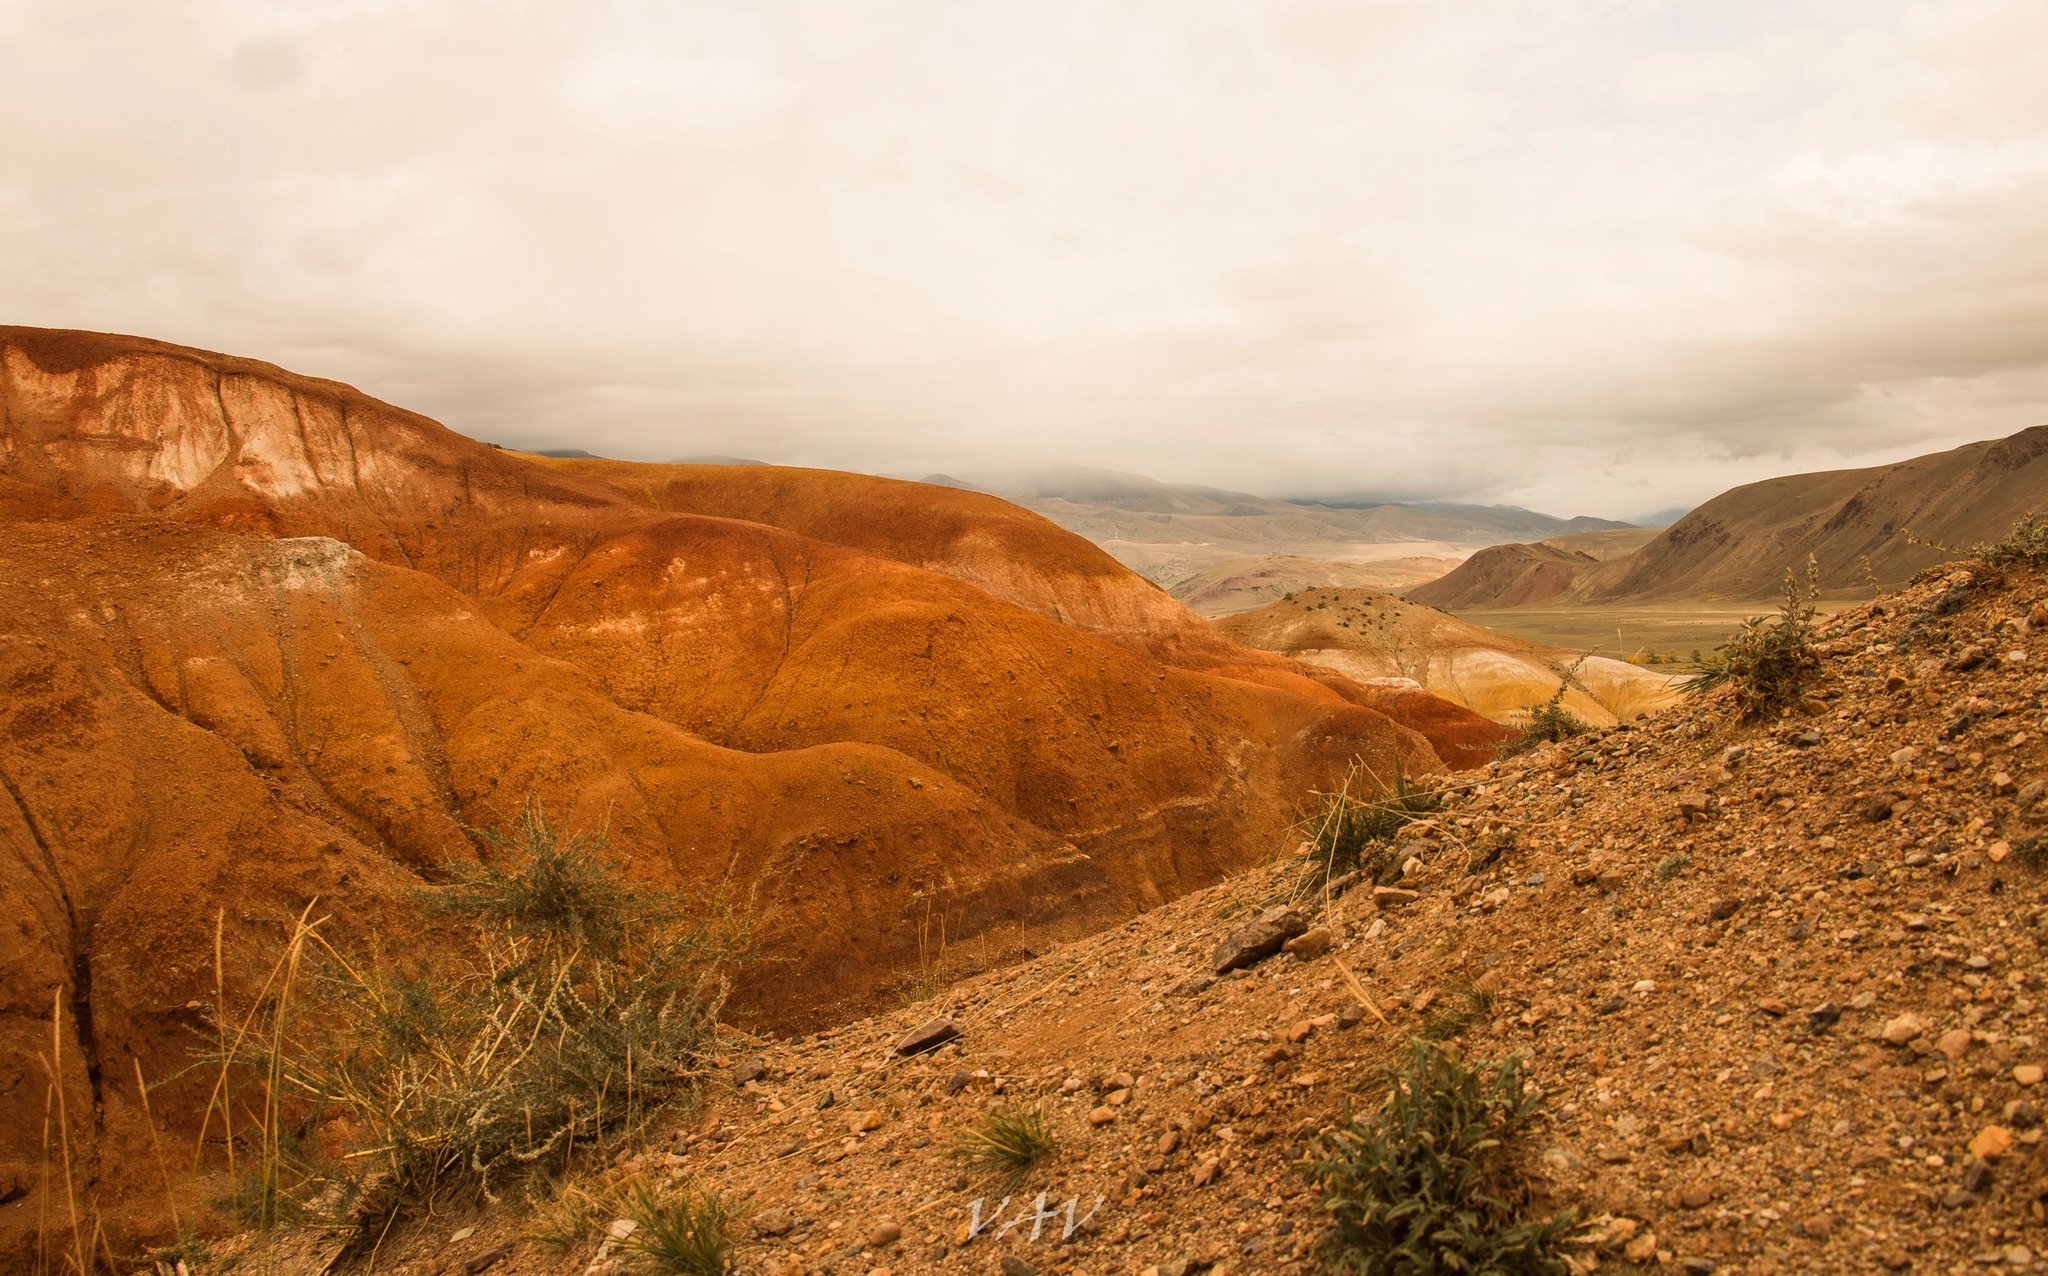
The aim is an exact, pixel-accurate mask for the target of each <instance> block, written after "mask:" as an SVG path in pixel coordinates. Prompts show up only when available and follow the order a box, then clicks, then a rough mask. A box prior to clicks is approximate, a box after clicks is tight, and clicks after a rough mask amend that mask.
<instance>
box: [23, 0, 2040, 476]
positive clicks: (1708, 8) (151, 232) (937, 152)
mask: <svg viewBox="0 0 2048 1276" xmlns="http://www.w3.org/2000/svg"><path fill="white" fill-rule="evenodd" d="M0 22H5V23H6V26H7V29H8V30H9V31H10V33H11V38H10V40H9V41H8V42H7V43H6V44H5V45H4V46H0V109H4V110H5V111H6V113H7V117H8V118H9V119H10V120H13V121H18V122H21V126H19V127H16V128H15V129H13V130H11V131H10V152H11V154H10V160H9V163H8V165H7V166H6V168H5V169H4V171H0V295H4V296H6V297H7V298H8V299H9V300H10V302H11V303H12V304H11V305H10V306H9V307H8V312H7V314H6V316H5V318H6V319H7V320H9V321H12V322H22V323H37V324H49V325H60V326H79V327H92V328H102V329H115V330H125V331H134V332H142V333H146V334H149V335H153V336H160V337H165V338H168V339H171V340H177V341H183V342H187V343H190V344H196V345H203V346H210V347H214V348H220V349H228V350H233V351H236V352H238V353H246V354H252V355H257V356H260V357H265V358H270V359H274V360H276V361H278V362H281V363H285V364H287V365H290V366H296V367H300V368H303V369H304V370H306V371H309V372H314V373H319V374H322V375H331V376H337V377H341V378H344V379H352V380H355V381H357V382H358V383H360V384H362V385H363V386H364V388H366V389H368V390H370V391H371V392H373V393H378V394H381V395H384V396H385V397H388V398H391V399H394V400H396V401H399V402H402V403H405V404H406V405H407V406H412V407H416V408H419V409H421V410H423V411H428V412H431V413H434V414H436V415H438V416H440V417H442V418H443V419H445V420H447V421H448V422H449V423H450V424H452V425H454V426H456V427H457V428H459V429H464V430H466V431H469V432H471V433H475V434H478V435H479V436H481V437H488V438H494V439H496V440H499V441H503V442H508V443H541V442H550V443H562V444H572V445H580V446H585V447H588V448H590V449H591V450H593V451H599V452H605V453H609V454H613V455H623V456H636V457H648V458H662V457H667V456H674V455H683V454H694V453H705V452H733V453H741V454H747V455H766V456H768V457H770V458H771V459H776V460H784V461H790V462H798V463H809V464H823V465H837V466H844V467H848V468H859V469H868V470H876V471H883V472H898V473H901V472H924V471H928V470H937V469H955V470H986V469H991V468H1000V467H1002V466H1005V465H1024V464H1039V463H1046V462H1056V461H1078V462H1084V463H1094V464H1101V465H1108V466H1113V467H1116V468H1123V469H1133V470H1139V471H1144V472H1149V473H1155V474H1158V475H1160V476H1161V477H1166V478H1174V479H1183V480H1190V481H1201V482H1209V483H1214V484H1217V485H1222V486H1233V487H1245V488H1252V489H1254V490H1262V491H1269V492H1276V493H1278V492H1288V493H1306V492H1315V491H1322V492H1341V491H1361V490H1370V491H1382V492H1387V493H1389V494H1396V493H1398V494H1401V495H1407V496H1412V497H1429V496H1435V497H1443V498H1461V499H1513V500H1520V501H1524V502H1527V503H1531V504H1535V505H1538V506H1540V507H1543V508H1548V509H1552V510H1555V511H1558V512H1563V513H1577V512H1591V513H1603V514H1610V515H1621V514H1627V513H1633V512H1639V511H1642V510H1645V509H1649V508H1655V507H1658V506H1664V505H1673V504H1689V503H1692V502H1695V501H1697V500H1699V499H1702V498H1703V497H1705V496H1707V495H1711V494H1712V492H1713V491H1715V490H1718V489H1719V488H1720V487H1722V486H1725V485H1727V484H1728V483H1731V482H1736V481H1744V480H1746V479H1749V478H1756V477H1762V476H1764V475H1766V474H1770V473H1781V472H1784V471H1786V470H1788V469H1794V468H1802V467H1805V466H1809V465H1813V464H1828V465H1836V464H1856V463H1863V462H1867V461H1876V460H1882V459H1890V458H1893V457H1895V456H1899V455H1907V454H1910V453H1912V452H1914V451H1919V450H1926V449H1928V448H1931V447H1936V446H1948V445H1952V444H1954V443H1956V442H1960V441H1963V440H1966V439H1969V438H1979V437H1989V436H1993V435H1998V434H2003V433H2008V432H2010V431H2012V430H2015V429H2019V428H2021V427H2023V426H2026V425H2030V424H2035V423H2038V422H2040V421H2043V420H2048V387H2044V378H2048V343H2044V340H2043V338H2044V337H2048V239H2044V237H2043V236H2041V235H2040V234H2039V233H2038V211H2037V210H2038V209H2039V207H2041V204H2042V199H2043V196H2044V195H2048V60H2044V59H2048V53H2044V50H2048V38H2044V37H2048V10H2043V9H2042V8H2041V7H2040V6H2039V5H2037V4H2028V3H1975V2H1963V0H1958V2H1956V3H1944V4H1921V5H1908V4H1897V3H1879V2H1877V0H1862V2H1859V3H1854V4H1850V3H1846V2H1841V0H1806V2H1805V3H1792V4H1788V3H1762V2H1761V0H1759V2H1758V3H1752V4H1741V3H1729V4H1720V5H1682V4H1664V3H1655V2H1653V0H1632V2H1630V3H1598V2H1595V0H1526V2H1522V0H1481V2H1478V3H1471V4H1461V5H1456V6H1443V5H1422V4H1416V3H1409V2H1405V0H1382V2H1379V3H1366V4H1359V3H1355V2H1351V0H1346V2H1344V3H1338V2H1337V0H1257V2H1254V0H1208V2H1196V3H1184V4H1178V5H1165V4H1155V3H1150V2H1147V0H1119V2H1114V3H1104V2H1102V0H1038V2H1036V3H1030V4H1026V3H1023V2H1022V0H1011V2H996V0H950V2H948V3H943V4H942V3H938V0H908V2H906V3H903V4H896V5H889V6H882V5H845V4H825V3H818V2H816V0H812V2H810V3H797V2H795V0H781V2H779V3H778V2H775V0H765V2H764V3H761V4H756V5H749V6H732V5H722V4H721V5H714V4H709V3H698V4H690V3H681V4H661V5H656V4H638V3H623V2H616V0H615V2H613V3H593V4H590V5H583V6H571V7H563V6H548V5H541V4H538V3H532V2H530V0H529V2H527V3H499V4H488V5H487V4H483V3H480V2H473V0H440V2H424V0H423V2H416V3H406V4H396V3H369V2H367V0H364V2H361V3H347V2H343V0H333V2H331V3H324V4H310V3H309V4H295V5H291V6H269V5H253V4H244V3H234V2H231V0H215V2H214V3H210V4H208V3H202V4H198V5H189V6H162V5H146V4H141V3H137V2H130V0H98V2H97V3H92V2H81V0H68V2H65V3H59V2H57V0H0Z"/></svg>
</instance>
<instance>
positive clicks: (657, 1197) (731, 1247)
mask: <svg viewBox="0 0 2048 1276" xmlns="http://www.w3.org/2000/svg"><path fill="white" fill-rule="evenodd" d="M627 1200H628V1204H627V1207H626V1217H627V1218H630V1219H632V1220H633V1222H635V1223H637V1224H639V1226H638V1227H636V1228H635V1229H634V1230H633V1233H632V1235H630V1236H628V1237H627V1238H626V1240H625V1242H624V1244H623V1247H624V1248H625V1249H626V1250H627V1251H629V1252H631V1253H635V1254H639V1255H641V1256H642V1257H644V1258H646V1259H648V1260H649V1261H650V1262H652V1263H653V1264H654V1267H655V1270H656V1271H659V1272H664V1273H667V1274H668V1276H726V1273H728V1272H730V1271H732V1270H733V1269H734V1267H735V1266H736V1264H737V1255H738V1250H739V1242H738V1240H737V1238H736V1237H735V1235H734V1233H735V1232H736V1231H737V1230H738V1227H739V1224H740V1222H741V1220H742V1219H743V1218H744V1215H743V1214H742V1212H741V1210H740V1204H739V1200H738V1198H737V1197H731V1196H727V1195H725V1194H724V1193H722V1192H717V1191H699V1190H698V1189H696V1188H694V1187H690V1186H684V1187H682V1188H680V1189H678V1190H676V1191H673V1192H670V1193H668V1194H666V1195H662V1194H658V1193H657V1192H656V1191H655V1190H654V1189H653V1188H651V1187H649V1186H648V1185H647V1184H646V1183H645V1182H644V1181H637V1182H635V1183H634V1184H633V1185H632V1187H631V1188H630V1189H629V1190H628V1193H627Z"/></svg>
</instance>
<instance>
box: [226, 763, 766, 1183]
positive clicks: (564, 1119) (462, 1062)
mask: <svg viewBox="0 0 2048 1276" xmlns="http://www.w3.org/2000/svg"><path fill="white" fill-rule="evenodd" d="M477 836H478V837H479V840H481V841H482V842H484V843H485V845H486V846H487V847H488V848H489V849H490V851H491V854H490V856H489V860H490V862H489V863H487V864H485V865H483V866H482V867H473V868H467V869H464V870H461V871H459V872H458V873H457V875H456V878H455V880H454V881H453V882H452V883H451V884H450V885H448V886H446V887H442V888H439V889H433V890H427V891H423V892H421V894H420V898H421V901H422V902H423V904H424V905H425V906H426V907H427V909H428V910H429V911H430V912H434V913H438V914H440V915H441V916H443V917H445V918H446V919H447V920H448V921H449V922H451V923H452V924H453V927H452V928H453V929H454V931H455V932H456V934H457V935H458V936H459V938H458V939H457V940H456V942H455V943H453V944H451V945H449V946H448V948H444V949H443V956H442V957H441V959H440V960H438V961H437V962H435V963H432V964H430V963H428V962H426V961H420V962H418V963H416V964H415V965H414V967H413V969H412V970H411V971H410V972H407V971H405V970H403V969H400V968H398V967H397V966H396V965H395V964H394V963H392V962H390V961H388V960H387V959H386V958H385V957H384V956H383V955H382V954H381V953H377V952H372V953H368V954H349V953H344V952H342V951H340V950H339V949H337V948H334V947H332V946H329V945H328V944H327V943H326V941H325V940H324V939H322V938H321V937H320V936H319V935H318V934H317V932H315V933H314V934H313V936H312V937H313V939H314V941H315V943H316V946H317V951H318V953H319V956H320V958H321V960H317V961H312V962H310V963H309V964H310V965H311V967H312V978H313V981H314V1002H313V1006H312V1007H311V1009H310V1014H309V1016H308V1017H302V1018H301V1020H300V1021H299V1022H300V1023H301V1024H302V1025H303V1026H302V1027H301V1028H300V1029H299V1031H298V1032H296V1033H294V1034H292V1035H289V1036H287V1037H285V1038H283V1039H282V1040H280V1041H278V1042H277V1043H276V1044H275V1045H274V1047H273V1046H271V1045H269V1044H266V1045H264V1046H261V1047H259V1048H257V1049H256V1050H255V1051H253V1052H251V1055H245V1057H244V1059H243V1060H242V1062H245V1063H249V1064H252V1065H253V1066H255V1067H256V1068H257V1069H258V1070H260V1071H264V1072H266V1073H270V1074H272V1075H274V1076H275V1077H276V1078H277V1084H278V1086H279V1087H280V1088H281V1089H282V1090H283V1091H285V1092H286V1093H287V1094H289V1095H290V1096H292V1097H294V1098H295V1099H297V1100H299V1101H301V1102H302V1103H303V1104H305V1105H306V1107H307V1109H308V1110H309V1111H310V1112H311V1113H312V1114H313V1116H312V1117H309V1119H308V1121H307V1124H308V1125H309V1126H310V1125H311V1124H312V1123H313V1121H314V1120H316V1119H318V1117H320V1116H321V1115H336V1116H340V1117H342V1118H344V1120H343V1122H342V1125H341V1127H340V1128H343V1129H346V1130H349V1131H351V1132H353V1133H354V1135H355V1136H356V1137H355V1138H354V1139H353V1142H354V1144H355V1146H353V1147H352V1148H351V1149H350V1150H349V1152H348V1154H347V1156H346V1158H345V1161H344V1164H347V1165H349V1166H351V1167H353V1168H352V1170H351V1171H350V1172H348V1173H346V1174H340V1173H336V1172H335V1171H333V1170H332V1169H331V1167H321V1166H317V1165H311V1164H308V1165H305V1166H302V1167H300V1171H301V1173H300V1177H301V1179H302V1182H301V1184H300V1191H301V1194H302V1195H306V1196H313V1195H320V1196H321V1197H322V1198H323V1201H324V1203H325V1204H327V1205H328V1206H330V1207H332V1206H337V1205H348V1204H353V1203H354V1202H355V1200H356V1197H357V1194H358V1193H359V1192H360V1191H361V1190H363V1189H365V1188H367V1187H371V1186H378V1187H381V1188H383V1189H385V1191H386V1192H387V1193H388V1194H389V1195H390V1196H391V1200H392V1204H393V1205H394V1206H395V1205H396V1204H397V1202H398V1201H401V1200H403V1199H407V1198H411V1199H419V1198H426V1199H429V1200H430V1199H431V1198H432V1196H433V1195H434V1193H435V1192H436V1191H438V1190H440V1189H442V1188H445V1187H451V1186H459V1185H462V1184H468V1185H472V1186H474V1187H476V1188H477V1189H479V1190H481V1191H482V1193H483V1194H484V1196H485V1197H486V1198H487V1199H493V1200H495V1199H496V1197H495V1195H494V1192H493V1188H494V1184H495V1183H496V1182H497V1181H498V1180H499V1179H500V1178H501V1177H502V1176H505V1175H508V1174H510V1173H513V1172H515V1171H518V1170H520V1169H523V1168H526V1167H531V1166H536V1165H542V1164H558V1165H559V1164H566V1162H567V1160H568V1157H569V1156H570V1154H571V1152H572V1151H573V1150H574V1148H575V1146H576V1144H578V1143H586V1144H587V1143H590V1142H593V1141H602V1140H603V1139H604V1138H605V1137H606V1136H607V1135H611V1136H614V1137H618V1136H621V1135H623V1134H624V1133H626V1132H629V1131H631V1130H633V1129H635V1128H637V1127H638V1126H639V1125H641V1124H642V1123H644V1121H645V1120H646V1119H647V1117H648V1115H649V1114H650V1113H651V1112H652V1111H653V1110H654V1109H655V1108H657V1107H659V1106H661V1105H663V1104H666V1103H668V1102H670V1101H673V1100H677V1099H680V1098H683V1097H685V1096H686V1095H689V1094H691V1093H693V1092H694V1087H695V1085H696V1083H697V1082H698V1081H699V1080H700V1079H701V1078H702V1077H703V1076H704V1075H706V1073H707V1072H708V1070H709V1068H708V1059H709V1056H710V1055H711V1054H712V1052H713V1051H712V1047H713V1044H714V1038H715V1033H716V1024H717V1017H718V1013H719V1011H720V1009H721V1008H722V1006H723V1004H724V1000H725V994H726V987H727V985H726V981H725V978H724V976H723V969H724V967H725V966H726V965H727V964H728V963H730V962H733V961H735V960H737V959H738V957H739V955H740V952H741V949H742V947H743V944H744V934H743V931H742V929H741V928H740V927H739V926H738V925H737V924H736V923H735V921H734V920H733V918H732V917H731V916H730V914H729V913H728V911H727V910H726V909H725V908H724V906H723V904H722V902H721V901H713V902H712V903H711V904H710V905H709V906H707V907H705V908H703V909H702V910H699V911H695V912H692V911H688V910H685V909H684V908H683V907H681V905H680V904H679V903H678V901H676V900H675V899H674V898H673V897H672V896H670V895H668V894H666V893H663V892H657V891H648V890H643V889H639V888H635V887H633V886H631V885H629V884H628V883H626V882H625V881H624V880H623V879H622V878H621V877H620V875H619V871H618V868H617V866H616V865H615V864H613V863H612V862H611V861H610V860H609V859H608V858H607V857H606V852H607V850H608V843H607V841H606V839H605V837H604V835H603V833H602V832H595V833H583V834H575V835H564V834H563V833H562V832H561V831H560V830H558V829H557V828H555V827H553V826H551V825H550V824H549V823H548V822H547V819H546V816H545V814H544V813H543V812H542V810H541V808H540V807H539V806H538V805H536V804H532V803H529V804H528V806H527V807H526V810H525V812H524V813H523V814H522V815H521V817H520V819H519V820H518V822H517V823H516V824H515V825H514V826H513V828H512V831H511V833H510V834H509V835H504V834H497V833H488V832H480V833H478V834H477ZM252 1055H253V1057H251V1056H252ZM357 1208H358V1210H359V1212H360V1206H358V1207H357Z"/></svg>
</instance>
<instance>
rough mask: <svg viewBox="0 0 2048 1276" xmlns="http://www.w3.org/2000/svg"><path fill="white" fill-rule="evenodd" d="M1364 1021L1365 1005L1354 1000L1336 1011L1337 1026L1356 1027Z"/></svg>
mask: <svg viewBox="0 0 2048 1276" xmlns="http://www.w3.org/2000/svg"><path fill="white" fill-rule="evenodd" d="M1364 1022H1365V1007H1364V1006H1361V1005H1359V1004H1358V1003H1357V1002H1355V1001H1354V1002H1352V1003H1351V1004H1350V1005H1348V1006H1346V1007H1344V1008H1343V1009H1342V1010H1340V1011H1338V1012H1337V1026H1338V1027H1339V1028H1356V1027H1357V1026H1358V1025H1359V1024H1361V1023H1364Z"/></svg>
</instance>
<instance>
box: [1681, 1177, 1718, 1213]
mask: <svg viewBox="0 0 2048 1276" xmlns="http://www.w3.org/2000/svg"><path fill="white" fill-rule="evenodd" d="M1673 1199H1674V1200H1675V1201H1676V1202H1677V1204H1678V1208H1680V1209H1682V1210H1703V1209H1705V1208H1706V1207H1707V1206H1709V1205H1711V1204H1713V1203H1714V1191H1713V1189H1712V1188H1710V1187H1708V1186H1707V1185H1706V1184H1704V1183H1695V1184H1693V1185H1692V1186H1690V1187H1681V1188H1679V1189H1678V1191H1677V1192H1676V1193H1675V1194H1674V1196H1673Z"/></svg>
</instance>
